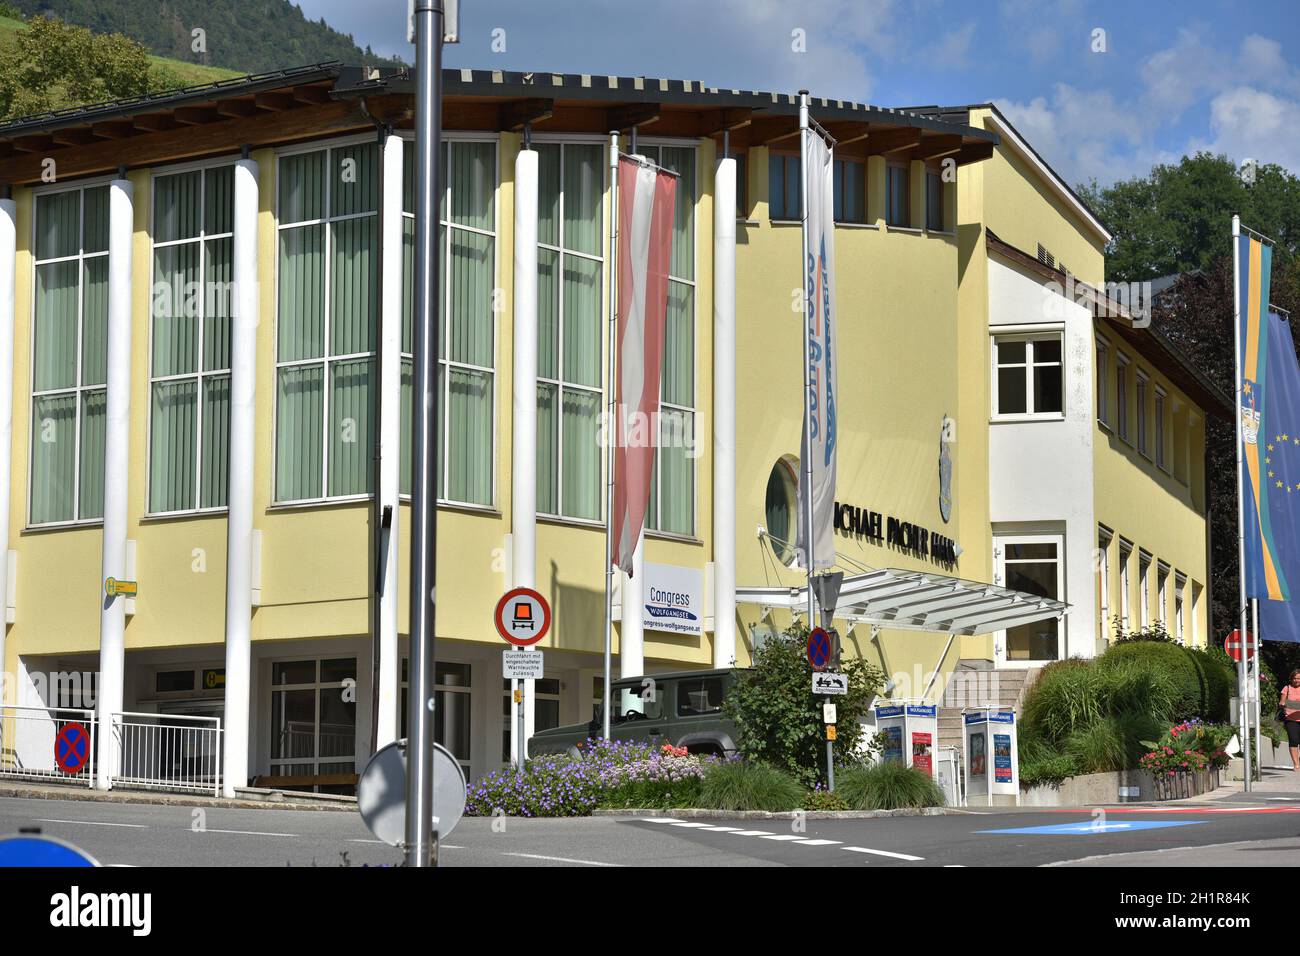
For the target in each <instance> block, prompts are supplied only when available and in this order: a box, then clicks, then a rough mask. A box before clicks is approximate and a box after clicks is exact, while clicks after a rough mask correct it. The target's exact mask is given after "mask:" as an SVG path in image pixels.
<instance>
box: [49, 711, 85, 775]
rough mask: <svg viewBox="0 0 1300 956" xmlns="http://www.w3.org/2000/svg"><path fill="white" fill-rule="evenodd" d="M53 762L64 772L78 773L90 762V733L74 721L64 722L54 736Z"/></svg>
mask: <svg viewBox="0 0 1300 956" xmlns="http://www.w3.org/2000/svg"><path fill="white" fill-rule="evenodd" d="M54 762H55V763H56V764H58V767H59V769H60V770H62V771H63V772H64V773H79V772H80V771H81V768H82V767H84V766H85V765H86V764H87V763H89V762H90V733H89V732H88V731H87V730H86V728H85V727H83V726H82V725H81V724H78V723H76V722H73V723H70V724H64V725H63V727H62V728H61V729H60V730H59V732H58V733H57V734H56V735H55V737H54Z"/></svg>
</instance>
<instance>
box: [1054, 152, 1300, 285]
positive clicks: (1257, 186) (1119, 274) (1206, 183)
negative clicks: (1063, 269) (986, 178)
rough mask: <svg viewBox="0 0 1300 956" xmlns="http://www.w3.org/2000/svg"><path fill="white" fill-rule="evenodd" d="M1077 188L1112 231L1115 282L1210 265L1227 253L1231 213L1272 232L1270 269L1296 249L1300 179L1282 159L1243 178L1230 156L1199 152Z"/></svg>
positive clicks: (1289, 259) (1285, 266)
mask: <svg viewBox="0 0 1300 956" xmlns="http://www.w3.org/2000/svg"><path fill="white" fill-rule="evenodd" d="M1079 188H1080V194H1081V195H1082V196H1083V198H1084V199H1085V200H1086V201H1087V202H1088V204H1089V205H1090V206H1092V208H1093V209H1094V210H1095V211H1096V212H1097V214H1098V215H1099V216H1100V217H1101V219H1102V221H1103V222H1105V223H1106V225H1107V227H1108V228H1109V229H1110V230H1111V233H1112V235H1113V236H1114V238H1113V239H1112V241H1111V247H1110V248H1109V249H1108V250H1107V258H1106V278H1107V279H1111V280H1114V281H1117V282H1141V281H1146V280H1149V279H1154V278H1157V277H1159V276H1164V275H1172V274H1174V273H1181V272H1193V271H1204V270H1207V269H1210V268H1211V267H1212V266H1213V264H1214V263H1215V262H1216V261H1217V260H1219V259H1221V258H1223V257H1224V256H1231V254H1232V248H1231V238H1232V234H1231V222H1232V216H1233V214H1234V213H1238V214H1240V215H1241V221H1242V222H1243V223H1245V224H1246V225H1248V226H1249V227H1250V228H1252V229H1255V230H1257V231H1258V232H1262V233H1264V234H1265V235H1267V236H1269V237H1270V238H1272V239H1274V240H1276V242H1277V249H1276V252H1275V256H1276V258H1275V259H1274V267H1273V268H1274V271H1275V273H1276V272H1279V271H1281V272H1289V271H1290V270H1291V268H1292V267H1293V265H1294V260H1295V257H1296V253H1297V251H1300V179H1297V178H1296V177H1295V176H1293V175H1292V174H1291V173H1289V172H1287V171H1286V170H1285V169H1283V168H1282V167H1281V166H1277V165H1272V164H1268V165H1261V166H1260V167H1259V168H1258V170H1257V172H1256V177H1255V183H1254V185H1251V186H1247V185H1246V184H1245V183H1243V182H1242V181H1241V178H1240V176H1238V174H1237V166H1236V164H1235V163H1234V162H1233V161H1232V160H1231V159H1229V158H1228V157H1227V156H1222V155H1219V156H1215V155H1212V154H1210V153H1197V154H1196V155H1195V156H1184V157H1183V159H1182V161H1181V162H1179V163H1178V164H1177V165H1164V164H1162V165H1159V166H1155V167H1153V168H1152V170H1151V172H1150V173H1148V174H1147V175H1145V176H1137V177H1134V178H1133V179H1127V180H1121V181H1120V182H1116V183H1114V184H1113V185H1110V186H1106V187H1102V186H1099V185H1098V184H1097V182H1096V181H1095V180H1094V181H1093V182H1092V183H1090V184H1089V185H1086V186H1081V187H1079Z"/></svg>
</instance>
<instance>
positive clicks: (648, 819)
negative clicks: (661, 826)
mask: <svg viewBox="0 0 1300 956" xmlns="http://www.w3.org/2000/svg"><path fill="white" fill-rule="evenodd" d="M681 822H682V821H681V820H677V819H675V818H673V817H640V818H638V819H637V823H681Z"/></svg>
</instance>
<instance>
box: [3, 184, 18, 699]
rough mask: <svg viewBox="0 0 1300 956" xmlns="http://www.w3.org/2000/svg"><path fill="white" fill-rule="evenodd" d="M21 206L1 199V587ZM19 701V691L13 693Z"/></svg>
mask: <svg viewBox="0 0 1300 956" xmlns="http://www.w3.org/2000/svg"><path fill="white" fill-rule="evenodd" d="M17 220H18V204H17V203H15V202H14V201H13V200H12V199H0V586H4V587H7V586H8V583H7V582H8V581H9V494H10V486H9V477H10V464H11V461H10V442H11V441H12V439H13V424H14V256H15V255H16V254H17V249H18V247H17V239H18V228H17ZM5 630H6V627H5V622H4V620H3V617H0V704H3V703H4V702H5V693H6V688H7V687H8V686H9V685H10V684H11V683H13V681H11V680H8V679H6V678H5V674H4V670H5ZM12 693H13V695H14V699H15V703H16V702H17V700H16V698H17V693H18V692H17V688H16V687H15V689H14V691H13V692H12Z"/></svg>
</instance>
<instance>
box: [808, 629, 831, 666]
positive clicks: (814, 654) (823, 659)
mask: <svg viewBox="0 0 1300 956" xmlns="http://www.w3.org/2000/svg"><path fill="white" fill-rule="evenodd" d="M830 659H831V635H830V633H829V632H828V631H827V630H826V628H824V627H814V628H813V629H812V631H810V632H809V634H808V663H809V664H811V665H812V666H813V670H818V671H819V670H821V669H822V668H823V667H825V666H826V665H827V664H829V663H830Z"/></svg>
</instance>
